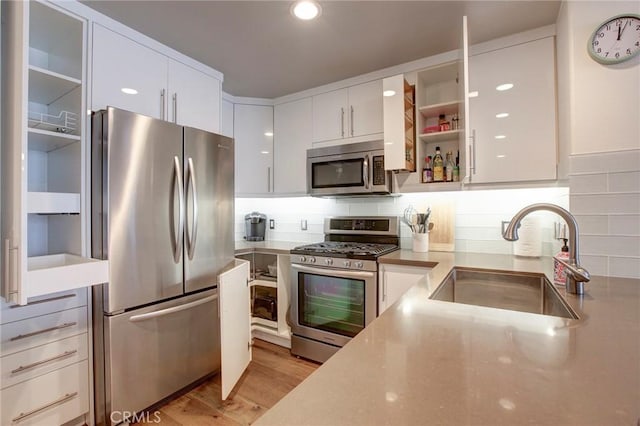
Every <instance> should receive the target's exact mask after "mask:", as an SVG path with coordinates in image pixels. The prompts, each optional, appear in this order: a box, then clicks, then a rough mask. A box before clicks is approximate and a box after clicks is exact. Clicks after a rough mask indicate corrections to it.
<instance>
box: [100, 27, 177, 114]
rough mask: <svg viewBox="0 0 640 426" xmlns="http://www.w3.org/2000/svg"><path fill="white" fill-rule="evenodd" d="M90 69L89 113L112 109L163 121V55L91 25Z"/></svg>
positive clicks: (164, 71) (165, 75)
mask: <svg viewBox="0 0 640 426" xmlns="http://www.w3.org/2000/svg"><path fill="white" fill-rule="evenodd" d="M92 70H93V80H92V93H91V109H92V110H94V111H97V110H100V109H104V108H106V107H107V106H112V107H116V108H121V109H125V110H127V111H133V112H137V113H140V114H144V115H148V116H149V117H154V118H161V119H167V115H166V97H167V93H166V87H167V57H166V56H164V55H161V54H160V53H157V52H156V51H154V50H151V49H149V48H147V47H145V46H143V45H141V44H139V43H137V42H135V41H133V40H131V39H129V38H127V37H125V36H123V35H120V34H118V33H116V32H114V31H111V30H109V29H107V28H105V27H103V26H101V25H98V24H94V25H93V68H92ZM132 91H135V92H136V93H132ZM127 92H128V93H127Z"/></svg>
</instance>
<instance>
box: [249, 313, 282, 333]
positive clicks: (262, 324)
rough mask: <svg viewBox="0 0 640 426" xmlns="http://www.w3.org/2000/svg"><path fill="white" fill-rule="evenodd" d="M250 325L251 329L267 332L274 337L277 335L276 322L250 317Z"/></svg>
mask: <svg viewBox="0 0 640 426" xmlns="http://www.w3.org/2000/svg"><path fill="white" fill-rule="evenodd" d="M251 325H252V328H254V329H258V330H262V331H269V332H272V333H273V334H274V335H277V334H278V323H277V321H271V320H268V319H264V318H258V317H251Z"/></svg>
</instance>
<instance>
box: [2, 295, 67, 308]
mask: <svg viewBox="0 0 640 426" xmlns="http://www.w3.org/2000/svg"><path fill="white" fill-rule="evenodd" d="M70 297H76V294H75V293H72V294H65V295H62V296H57V297H50V298H48V299H42V300H35V301H33V302H29V303H27V304H26V305H11V306H9V309H14V308H24V307H25V306H31V305H37V304H39V303H47V302H53V301H55V300H62V299H68V298H70Z"/></svg>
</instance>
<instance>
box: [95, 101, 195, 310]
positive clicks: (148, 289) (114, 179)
mask: <svg viewBox="0 0 640 426" xmlns="http://www.w3.org/2000/svg"><path fill="white" fill-rule="evenodd" d="M96 124H98V125H101V129H102V135H101V137H98V138H97V139H98V140H97V141H96V140H95V139H96V137H94V141H93V150H94V155H95V154H97V153H100V154H101V158H102V164H101V165H100V166H101V169H102V170H101V171H100V170H94V171H93V173H94V178H95V179H94V180H99V179H101V184H102V194H103V197H102V200H100V201H101V203H102V205H101V206H100V207H99V209H100V210H101V211H102V218H101V219H102V221H103V227H102V229H101V231H102V239H103V247H102V251H103V253H102V254H103V257H104V258H108V259H109V276H110V281H109V283H108V285H106V286H105V287H104V288H105V292H106V294H105V305H104V308H105V311H106V312H118V311H122V310H124V309H127V308H132V307H136V306H140V305H143V304H147V303H152V302H155V301H159V300H162V299H167V298H170V297H174V296H177V295H180V294H183V265H182V252H183V238H182V234H183V221H184V200H183V197H182V194H183V192H184V183H183V174H182V172H183V170H182V149H183V147H182V131H183V128H182V127H181V126H176V125H175V124H172V123H168V122H166V121H162V120H156V119H153V118H150V117H146V116H142V115H139V114H134V113H132V112H128V111H123V110H119V109H115V108H108V109H107V112H106V113H103V114H102V123H96V119H95V118H94V126H95V125H96ZM94 135H95V134H94ZM95 164H96V162H95V161H94V165H95ZM96 173H98V174H100V173H101V175H98V176H97V175H96ZM94 191H95V187H94ZM95 208H96V204H95V203H94V209H95ZM94 217H95V215H94ZM104 225H106V226H104ZM94 226H95V225H94ZM94 243H95V242H94ZM105 243H106V244H105Z"/></svg>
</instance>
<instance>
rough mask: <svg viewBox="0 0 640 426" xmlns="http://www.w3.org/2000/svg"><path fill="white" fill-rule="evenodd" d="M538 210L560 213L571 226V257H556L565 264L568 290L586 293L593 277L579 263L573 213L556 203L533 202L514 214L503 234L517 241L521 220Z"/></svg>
mask: <svg viewBox="0 0 640 426" xmlns="http://www.w3.org/2000/svg"><path fill="white" fill-rule="evenodd" d="M536 210H548V211H550V212H553V213H556V214H558V215H559V216H560V217H562V218H563V219H564V221H565V222H567V226H568V227H569V259H568V260H564V259H561V258H557V257H556V258H555V259H556V260H558V261H559V262H561V263H562V264H563V265H564V266H565V274H566V276H567V279H566V282H565V286H566V288H567V292H569V293H573V294H584V283H586V282H588V281H589V280H590V279H591V277H590V275H589V272H587V270H586V269H584V268H583V267H582V266H580V264H579V260H578V224H577V222H576V218H575V217H573V215H572V214H571V213H569V212H568V211H567V210H565V209H563V208H562V207H560V206H556V205H555V204H546V203H539V204H531V205H530V206H527V207H525V208H523V209H522V210H520V211H519V212H518V213H516V214H515V216H513V219H511V222H510V223H509V226H507V229H505V230H504V233H503V234H502V236H503V237H504V239H505V240H507V241H516V240H517V239H518V228H519V227H520V221H522V219H523V218H524V217H525V216H526V215H528V214H529V213H531V212H534V211H536Z"/></svg>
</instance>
